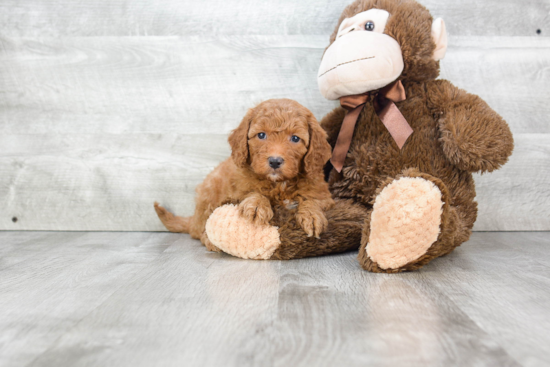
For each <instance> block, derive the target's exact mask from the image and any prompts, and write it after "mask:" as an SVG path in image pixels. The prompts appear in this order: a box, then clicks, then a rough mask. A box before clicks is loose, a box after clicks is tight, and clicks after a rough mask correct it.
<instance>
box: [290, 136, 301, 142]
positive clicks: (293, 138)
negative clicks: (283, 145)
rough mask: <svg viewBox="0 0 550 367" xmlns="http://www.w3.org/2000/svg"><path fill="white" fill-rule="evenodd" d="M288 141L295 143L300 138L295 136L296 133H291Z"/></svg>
mask: <svg viewBox="0 0 550 367" xmlns="http://www.w3.org/2000/svg"><path fill="white" fill-rule="evenodd" d="M290 141H292V142H293V143H297V142H299V141H300V138H299V137H297V136H296V135H292V137H291V138H290Z"/></svg>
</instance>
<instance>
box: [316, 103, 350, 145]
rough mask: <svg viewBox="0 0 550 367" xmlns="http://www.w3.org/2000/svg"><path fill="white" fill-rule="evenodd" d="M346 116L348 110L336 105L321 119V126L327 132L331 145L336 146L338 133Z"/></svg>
mask: <svg viewBox="0 0 550 367" xmlns="http://www.w3.org/2000/svg"><path fill="white" fill-rule="evenodd" d="M345 116H346V110H344V109H343V108H342V107H336V108H335V109H333V110H332V111H330V112H329V113H327V114H326V115H325V117H323V119H322V120H321V123H320V124H321V127H322V128H323V129H324V130H325V131H326V132H327V135H328V137H327V139H328V142H329V144H330V146H331V147H333V148H334V145H336V139H337V138H338V133H340V127H341V126H342V122H343V121H344V117H345Z"/></svg>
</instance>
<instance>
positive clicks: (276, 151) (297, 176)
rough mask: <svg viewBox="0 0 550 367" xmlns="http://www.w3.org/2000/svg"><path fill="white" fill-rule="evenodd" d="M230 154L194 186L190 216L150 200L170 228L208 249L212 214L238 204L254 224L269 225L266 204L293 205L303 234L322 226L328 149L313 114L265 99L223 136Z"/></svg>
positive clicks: (270, 214) (269, 206) (286, 101)
mask: <svg viewBox="0 0 550 367" xmlns="http://www.w3.org/2000/svg"><path fill="white" fill-rule="evenodd" d="M229 144H230V145H231V150H232V152H231V158H229V159H227V160H226V161H224V162H222V163H221V164H220V165H219V166H218V167H216V168H215V169H214V171H212V172H211V173H210V174H209V175H208V176H206V179H205V180H204V181H203V182H202V183H201V184H200V185H199V186H198V187H197V189H196V193H197V196H196V207H195V214H194V215H193V216H192V217H187V218H183V217H177V216H174V215H173V214H172V213H170V212H168V211H167V210H166V209H164V208H163V207H161V206H160V205H158V203H155V210H156V212H157V214H158V216H159V218H160V220H161V221H162V223H163V224H164V226H165V227H166V228H167V229H168V230H170V231H171V232H185V233H190V234H191V237H193V238H197V239H200V240H201V242H202V243H203V244H204V245H205V246H206V247H207V248H208V249H209V250H213V251H219V250H218V249H217V248H216V247H215V246H214V245H213V244H212V243H211V242H210V241H209V240H208V237H207V235H206V232H205V225H206V221H207V219H208V217H209V216H210V214H212V212H213V211H214V210H215V209H216V208H218V207H220V206H221V205H223V204H226V203H238V204H239V212H240V214H241V215H242V216H243V217H245V218H248V219H249V220H250V221H253V222H255V223H256V224H258V225H262V224H267V223H269V221H270V219H271V218H272V217H273V210H272V206H273V205H274V204H282V205H285V206H286V207H288V208H292V207H297V212H296V218H297V220H298V223H299V224H300V225H301V227H302V228H303V229H304V231H305V232H306V233H307V234H308V236H315V237H319V235H320V234H321V233H322V232H323V231H324V230H325V229H326V227H327V219H326V218H325V215H324V213H323V212H324V211H325V210H327V209H329V208H330V207H332V205H333V204H334V201H333V200H332V198H331V195H330V192H329V190H328V185H327V183H326V182H325V181H324V179H323V166H324V164H325V163H326V162H327V160H328V159H329V158H330V154H331V147H330V145H329V144H328V143H327V139H326V133H325V131H324V130H323V129H322V128H321V127H320V126H319V123H318V122H317V120H316V119H315V117H314V116H313V114H312V113H311V112H310V111H309V110H308V109H307V108H305V107H304V106H302V105H300V104H299V103H298V102H296V101H293V100H290V99H271V100H268V101H265V102H262V103H260V104H259V105H258V106H256V107H255V108H252V109H250V110H249V111H248V113H247V114H246V116H245V117H244V119H243V120H242V122H241V124H240V125H239V127H238V128H237V129H235V130H234V131H233V132H232V133H231V135H230V136H229Z"/></svg>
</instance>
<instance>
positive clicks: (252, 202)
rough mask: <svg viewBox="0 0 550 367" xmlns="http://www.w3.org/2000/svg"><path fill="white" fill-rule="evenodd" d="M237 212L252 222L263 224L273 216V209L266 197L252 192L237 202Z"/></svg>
mask: <svg viewBox="0 0 550 367" xmlns="http://www.w3.org/2000/svg"><path fill="white" fill-rule="evenodd" d="M239 214H240V215H241V216H242V217H244V218H246V219H248V220H249V221H251V222H253V223H254V224H257V225H265V224H268V223H269V221H270V220H271V218H273V209H271V203H270V202H269V199H268V198H266V197H265V196H263V195H261V194H258V193H252V194H249V195H248V196H247V197H246V198H245V199H244V200H243V201H242V202H241V203H240V204H239Z"/></svg>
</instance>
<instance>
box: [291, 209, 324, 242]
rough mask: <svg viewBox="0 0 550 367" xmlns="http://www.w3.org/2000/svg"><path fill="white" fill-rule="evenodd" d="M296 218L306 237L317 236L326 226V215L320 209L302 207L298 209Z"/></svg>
mask: <svg viewBox="0 0 550 367" xmlns="http://www.w3.org/2000/svg"><path fill="white" fill-rule="evenodd" d="M296 220H297V221H298V224H300V227H302V229H303V230H304V232H306V234H307V236H308V237H311V236H315V237H317V238H319V236H320V235H321V233H323V232H324V231H326V229H327V227H328V221H327V217H325V214H324V213H323V212H322V211H321V210H311V209H302V210H298V213H297V214H296Z"/></svg>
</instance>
